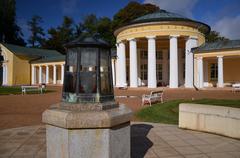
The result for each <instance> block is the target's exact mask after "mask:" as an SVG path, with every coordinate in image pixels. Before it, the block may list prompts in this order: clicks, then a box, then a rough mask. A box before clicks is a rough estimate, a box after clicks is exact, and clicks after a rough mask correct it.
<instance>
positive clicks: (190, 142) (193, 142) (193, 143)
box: [184, 138, 207, 145]
mask: <svg viewBox="0 0 240 158" xmlns="http://www.w3.org/2000/svg"><path fill="white" fill-rule="evenodd" d="M184 141H186V142H187V143H189V144H191V145H204V144H207V142H205V141H203V140H200V139H196V138H195V139H186V140H184Z"/></svg>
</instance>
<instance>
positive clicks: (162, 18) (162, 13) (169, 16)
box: [127, 9, 211, 33]
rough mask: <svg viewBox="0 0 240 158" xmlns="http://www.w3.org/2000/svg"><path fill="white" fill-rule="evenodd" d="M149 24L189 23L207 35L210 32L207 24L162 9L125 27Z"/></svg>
mask: <svg viewBox="0 0 240 158" xmlns="http://www.w3.org/2000/svg"><path fill="white" fill-rule="evenodd" d="M149 22H189V23H193V24H195V25H196V26H197V27H198V29H199V30H200V31H201V32H203V33H209V32H210V30H211V28H210V26H208V25H207V24H204V23H202V22H199V21H195V20H192V19H189V18H187V17H184V16H182V15H180V14H176V13H172V12H168V11H166V10H162V9H161V10H159V11H157V12H155V13H151V14H147V15H144V16H141V17H139V18H137V19H134V20H133V21H131V22H130V23H129V24H127V25H133V24H141V23H149Z"/></svg>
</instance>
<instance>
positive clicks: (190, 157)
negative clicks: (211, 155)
mask: <svg viewBox="0 0 240 158" xmlns="http://www.w3.org/2000/svg"><path fill="white" fill-rule="evenodd" d="M184 157H185V158H208V156H207V155H205V154H194V155H185V156H184Z"/></svg>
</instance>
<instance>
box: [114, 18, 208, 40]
mask: <svg viewBox="0 0 240 158" xmlns="http://www.w3.org/2000/svg"><path fill="white" fill-rule="evenodd" d="M180 23H181V24H184V25H187V24H189V25H190V26H194V25H195V27H197V26H199V25H200V26H203V27H205V28H206V30H207V31H206V32H205V33H206V34H207V33H209V32H210V31H211V27H210V26H209V25H207V24H205V23H202V22H198V21H193V20H186V21H180V20H175V21H171V20H168V21H149V22H147V21H145V22H139V23H130V24H127V25H124V26H121V27H119V28H118V29H116V30H115V31H114V36H115V37H117V35H118V34H119V33H120V32H121V31H123V30H125V29H127V28H131V27H136V26H143V25H157V24H180ZM198 29H199V27H198Z"/></svg>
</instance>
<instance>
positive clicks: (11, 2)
mask: <svg viewBox="0 0 240 158" xmlns="http://www.w3.org/2000/svg"><path fill="white" fill-rule="evenodd" d="M15 6H16V2H15V0H0V42H6V43H12V44H17V45H25V42H24V40H23V38H22V36H23V34H22V32H21V28H20V27H19V26H18V25H17V24H16V7H15Z"/></svg>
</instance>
